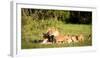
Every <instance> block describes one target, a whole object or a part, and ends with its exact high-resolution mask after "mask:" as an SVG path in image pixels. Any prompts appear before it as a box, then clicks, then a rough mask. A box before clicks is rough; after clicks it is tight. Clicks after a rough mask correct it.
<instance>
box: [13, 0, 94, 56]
mask: <svg viewBox="0 0 100 58" xmlns="http://www.w3.org/2000/svg"><path fill="white" fill-rule="evenodd" d="M21 8H35V9H56V10H74V11H92V14H93V16H92V32H93V33H92V36H93V37H92V38H93V40H92V41H93V42H92V44H93V45H92V46H86V47H67V48H41V49H29V50H27V49H23V50H22V49H21ZM95 18H96V8H95V7H78V6H61V5H43V4H29V3H28V4H27V3H18V2H13V26H12V27H13V30H12V31H13V32H12V33H13V38H12V43H13V45H12V46H13V47H12V50H13V51H12V52H11V55H12V56H25V55H38V56H39V55H45V54H46V55H53V54H62V53H70V52H85V51H95V50H96V41H95V30H96V29H95V25H96V20H94V19H95Z"/></svg>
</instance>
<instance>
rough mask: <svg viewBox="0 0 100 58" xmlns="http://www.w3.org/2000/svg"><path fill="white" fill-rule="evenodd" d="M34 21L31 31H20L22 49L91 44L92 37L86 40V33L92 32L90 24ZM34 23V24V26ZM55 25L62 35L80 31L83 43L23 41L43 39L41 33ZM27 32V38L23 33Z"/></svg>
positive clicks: (75, 33)
mask: <svg viewBox="0 0 100 58" xmlns="http://www.w3.org/2000/svg"><path fill="white" fill-rule="evenodd" d="M38 22H39V21H37V22H36V21H35V23H36V24H37V25H36V24H35V23H34V24H33V25H32V27H29V28H31V29H32V30H31V31H27V32H26V34H25V32H22V42H21V43H22V46H21V47H22V49H31V48H59V47H77V46H78V47H79V46H91V45H92V39H90V40H88V35H89V34H91V33H92V26H91V25H86V24H65V23H62V22H57V21H54V22H53V21H49V22H48V21H43V22H41V21H40V22H41V23H40V22H39V23H38ZM35 25H36V26H35ZM52 26H54V27H56V28H58V30H59V32H60V33H61V34H63V35H65V34H70V35H77V34H80V33H82V34H83V35H84V37H85V41H84V42H83V43H81V44H80V43H70V44H68V43H64V44H39V43H32V42H29V41H28V42H27V41H25V40H26V39H28V40H32V41H33V40H41V39H43V37H42V33H44V32H46V30H47V28H48V27H52ZM22 31H24V28H23V27H22ZM28 32H29V38H27V37H26V36H25V35H27V34H28Z"/></svg>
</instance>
